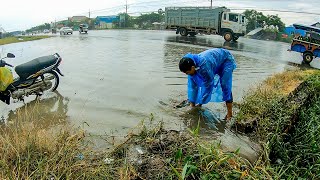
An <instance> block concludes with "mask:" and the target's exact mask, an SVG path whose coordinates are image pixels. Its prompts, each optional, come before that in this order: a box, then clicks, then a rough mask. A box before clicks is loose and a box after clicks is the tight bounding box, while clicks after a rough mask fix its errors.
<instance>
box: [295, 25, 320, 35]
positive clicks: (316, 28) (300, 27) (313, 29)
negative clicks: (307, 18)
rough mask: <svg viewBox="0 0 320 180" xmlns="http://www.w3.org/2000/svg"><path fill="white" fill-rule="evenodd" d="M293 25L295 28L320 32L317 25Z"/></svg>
mask: <svg viewBox="0 0 320 180" xmlns="http://www.w3.org/2000/svg"><path fill="white" fill-rule="evenodd" d="M293 26H294V27H295V28H296V29H302V30H306V31H314V32H317V33H320V28H318V27H314V26H308V25H303V24H293Z"/></svg>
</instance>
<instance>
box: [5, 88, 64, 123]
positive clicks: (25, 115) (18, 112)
mask: <svg viewBox="0 0 320 180" xmlns="http://www.w3.org/2000/svg"><path fill="white" fill-rule="evenodd" d="M68 103H69V99H68V98H66V97H63V96H62V95H61V94H60V93H59V92H58V91H56V92H53V93H50V94H49V95H48V96H46V97H41V98H36V99H35V100H33V101H30V102H28V103H26V104H25V105H24V106H22V107H19V108H17V109H15V110H13V111H12V110H11V111H10V112H9V114H8V119H7V123H9V124H10V123H14V122H30V121H32V122H33V123H34V124H35V126H37V127H43V128H47V127H48V128H49V127H52V126H57V125H62V124H65V123H67V112H68Z"/></svg>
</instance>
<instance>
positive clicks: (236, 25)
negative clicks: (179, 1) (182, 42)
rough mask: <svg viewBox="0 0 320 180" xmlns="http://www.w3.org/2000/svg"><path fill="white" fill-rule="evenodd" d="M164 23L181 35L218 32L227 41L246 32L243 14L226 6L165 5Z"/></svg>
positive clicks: (234, 39)
mask: <svg viewBox="0 0 320 180" xmlns="http://www.w3.org/2000/svg"><path fill="white" fill-rule="evenodd" d="M165 23H166V29H175V30H176V34H179V33H180V35H181V36H188V35H190V36H195V35H196V34H198V33H202V34H218V35H221V36H223V37H224V39H225V40H226V41H228V42H229V41H231V40H233V41H236V40H238V38H239V37H240V36H244V35H245V33H246V18H245V15H243V14H239V13H233V12H230V9H227V8H226V7H212V8H211V7H166V8H165Z"/></svg>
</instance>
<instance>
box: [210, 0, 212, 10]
mask: <svg viewBox="0 0 320 180" xmlns="http://www.w3.org/2000/svg"><path fill="white" fill-rule="evenodd" d="M210 8H211V9H212V0H211V5H210Z"/></svg>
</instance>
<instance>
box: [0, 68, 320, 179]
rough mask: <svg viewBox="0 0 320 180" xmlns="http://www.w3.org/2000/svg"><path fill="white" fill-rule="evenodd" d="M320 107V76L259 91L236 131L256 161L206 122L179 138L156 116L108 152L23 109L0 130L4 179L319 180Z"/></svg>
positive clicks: (280, 78) (290, 78) (294, 76)
mask: <svg viewBox="0 0 320 180" xmlns="http://www.w3.org/2000/svg"><path fill="white" fill-rule="evenodd" d="M40 104H41V102H40ZM319 107H320V72H319V71H316V70H294V71H286V72H284V73H281V74H277V75H274V76H273V77H271V78H269V79H267V80H266V81H265V82H264V83H262V84H261V85H259V86H258V87H256V88H255V89H253V90H252V91H251V92H250V93H249V94H248V95H247V96H246V97H244V99H243V102H242V103H240V105H239V110H238V115H237V116H236V126H235V128H234V129H235V130H236V131H237V132H239V131H241V132H243V133H246V134H249V135H250V136H251V137H252V140H253V141H256V142H258V143H260V144H261V146H262V147H263V149H262V152H261V153H260V156H259V158H258V160H257V161H255V162H251V161H249V160H247V159H245V158H244V157H242V156H241V155H240V154H241V151H242V149H241V148H240V149H239V148H235V149H229V150H223V147H222V146H223V144H222V143H221V142H220V143H219V142H217V141H210V142H209V141H208V140H205V139H203V138H201V136H200V133H199V132H200V122H198V126H197V127H196V128H194V129H188V131H175V130H166V129H164V128H163V124H162V123H157V121H156V120H155V119H154V117H151V118H150V119H149V120H146V121H145V122H142V123H141V124H139V126H138V127H136V128H134V129H132V132H130V133H128V136H127V139H126V141H124V142H122V143H120V144H117V145H114V146H113V147H112V148H111V149H106V150H105V151H104V150H96V149H94V148H93V146H92V144H91V143H90V135H89V134H87V133H85V132H84V131H82V130H81V129H80V130H79V129H73V128H70V127H69V126H68V122H67V120H66V118H64V117H62V118H60V119H59V117H56V118H57V119H58V120H56V121H54V120H53V121H52V122H53V123H55V124H52V126H50V125H49V127H44V126H43V125H41V123H37V121H38V119H34V117H37V116H33V113H34V112H32V111H30V110H28V111H23V109H22V110H21V112H20V113H21V118H17V119H16V120H15V121H14V122H10V123H7V124H3V125H2V126H1V127H0V147H1V148H0V179H295V178H298V177H301V178H307V179H319V178H320V173H319V168H320V145H319V142H320V134H319V133H320V122H319V119H320V114H319V112H320V108H319ZM39 110H40V109H36V108H35V109H34V111H35V113H36V112H37V111H39ZM49 122H51V121H50V120H49ZM57 122H59V123H57ZM57 124H58V125H57ZM61 126H62V127H68V128H59V127H61ZM72 129H73V130H72Z"/></svg>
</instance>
